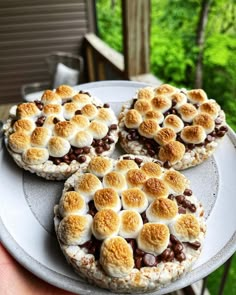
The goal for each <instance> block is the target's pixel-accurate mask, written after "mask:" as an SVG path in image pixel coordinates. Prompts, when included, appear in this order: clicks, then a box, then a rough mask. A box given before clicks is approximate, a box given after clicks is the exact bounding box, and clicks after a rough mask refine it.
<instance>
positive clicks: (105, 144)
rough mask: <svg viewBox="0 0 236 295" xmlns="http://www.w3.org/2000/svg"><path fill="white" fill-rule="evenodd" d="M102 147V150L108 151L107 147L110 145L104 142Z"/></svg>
mask: <svg viewBox="0 0 236 295" xmlns="http://www.w3.org/2000/svg"><path fill="white" fill-rule="evenodd" d="M102 147H103V149H104V151H109V149H110V145H109V144H108V143H104V144H103V146H102Z"/></svg>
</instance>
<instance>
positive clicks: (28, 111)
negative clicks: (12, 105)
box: [16, 102, 41, 119]
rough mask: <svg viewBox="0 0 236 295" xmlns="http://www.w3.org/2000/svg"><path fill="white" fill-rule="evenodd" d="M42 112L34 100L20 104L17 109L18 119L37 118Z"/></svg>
mask: <svg viewBox="0 0 236 295" xmlns="http://www.w3.org/2000/svg"><path fill="white" fill-rule="evenodd" d="M40 114H41V111H40V110H39V109H38V108H37V107H36V105H35V103H34V102H26V103H22V104H19V105H18V106H17V109H16V116H17V118H18V119H26V118H35V117H36V116H39V115H40Z"/></svg>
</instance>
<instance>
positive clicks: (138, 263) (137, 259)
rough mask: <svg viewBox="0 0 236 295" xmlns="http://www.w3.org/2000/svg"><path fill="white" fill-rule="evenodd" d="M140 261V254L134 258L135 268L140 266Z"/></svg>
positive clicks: (141, 259)
mask: <svg viewBox="0 0 236 295" xmlns="http://www.w3.org/2000/svg"><path fill="white" fill-rule="evenodd" d="M142 261H143V258H142V257H140V256H138V257H136V258H135V267H136V268H137V269H140V268H141V267H142Z"/></svg>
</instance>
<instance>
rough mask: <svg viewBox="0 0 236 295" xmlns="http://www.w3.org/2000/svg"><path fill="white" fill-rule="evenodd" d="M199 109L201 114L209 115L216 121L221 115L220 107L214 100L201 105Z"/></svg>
mask: <svg viewBox="0 0 236 295" xmlns="http://www.w3.org/2000/svg"><path fill="white" fill-rule="evenodd" d="M199 109H200V112H201V113H207V114H208V115H210V116H211V117H212V118H213V119H215V118H216V117H217V116H218V114H219V110H220V106H219V105H218V104H217V103H216V102H215V101H214V100H209V101H207V102H204V103H203V104H201V105H200V107H199Z"/></svg>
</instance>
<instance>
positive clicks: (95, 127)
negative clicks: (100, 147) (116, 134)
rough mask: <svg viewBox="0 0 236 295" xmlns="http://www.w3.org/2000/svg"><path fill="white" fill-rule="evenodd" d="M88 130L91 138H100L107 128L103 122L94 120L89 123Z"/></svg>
mask: <svg viewBox="0 0 236 295" xmlns="http://www.w3.org/2000/svg"><path fill="white" fill-rule="evenodd" d="M88 130H89V132H91V135H92V136H93V138H95V139H102V138H103V137H105V136H106V135H107V132H108V130H109V129H108V127H107V125H105V124H104V123H102V122H99V121H96V120H94V121H92V122H91V123H90V125H89V128H88Z"/></svg>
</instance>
